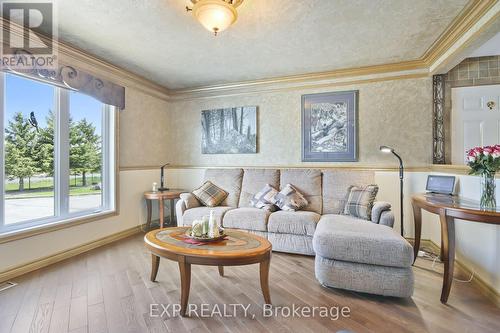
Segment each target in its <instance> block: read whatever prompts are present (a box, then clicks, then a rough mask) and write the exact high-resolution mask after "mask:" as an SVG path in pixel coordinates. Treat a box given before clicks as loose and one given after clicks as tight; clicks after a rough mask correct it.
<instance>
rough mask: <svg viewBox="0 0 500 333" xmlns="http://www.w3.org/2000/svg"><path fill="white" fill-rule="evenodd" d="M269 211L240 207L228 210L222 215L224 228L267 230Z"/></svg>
mask: <svg viewBox="0 0 500 333" xmlns="http://www.w3.org/2000/svg"><path fill="white" fill-rule="evenodd" d="M269 215H271V212H270V211H268V210H264V209H258V208H251V207H242V208H236V209H232V210H230V211H228V212H227V213H226V214H225V215H224V219H223V220H222V225H223V226H224V228H236V229H244V230H254V231H267V220H268V218H269Z"/></svg>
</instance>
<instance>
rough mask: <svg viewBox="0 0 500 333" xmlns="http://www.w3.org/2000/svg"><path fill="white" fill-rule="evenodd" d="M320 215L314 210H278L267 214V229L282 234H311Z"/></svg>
mask: <svg viewBox="0 0 500 333" xmlns="http://www.w3.org/2000/svg"><path fill="white" fill-rule="evenodd" d="M320 217H321V215H319V214H317V213H315V212H307V211H302V210H301V211H297V212H287V211H278V212H275V213H272V214H271V216H269V222H268V223H267V230H268V231H269V232H277V233H283V234H295V235H308V236H312V235H314V230H315V229H316V224H317V223H318V221H319V219H320Z"/></svg>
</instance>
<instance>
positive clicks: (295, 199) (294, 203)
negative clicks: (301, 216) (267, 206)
mask: <svg viewBox="0 0 500 333" xmlns="http://www.w3.org/2000/svg"><path fill="white" fill-rule="evenodd" d="M271 202H272V203H274V204H275V205H276V206H278V207H279V209H281V210H286V211H289V212H295V211H297V210H300V209H302V208H304V207H305V206H307V204H308V202H307V200H306V198H304V196H303V195H302V193H300V191H299V190H297V189H296V188H295V187H294V186H293V185H291V184H286V185H285V187H283V189H282V190H281V191H280V192H279V193H276V194H275V195H274V196H273V197H272V198H271Z"/></svg>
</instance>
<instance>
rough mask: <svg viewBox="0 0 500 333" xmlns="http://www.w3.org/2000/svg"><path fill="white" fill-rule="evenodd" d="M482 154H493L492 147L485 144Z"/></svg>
mask: <svg viewBox="0 0 500 333" xmlns="http://www.w3.org/2000/svg"><path fill="white" fill-rule="evenodd" d="M483 154H484V155H486V156H488V155H490V154H493V147H491V146H486V147H484V148H483Z"/></svg>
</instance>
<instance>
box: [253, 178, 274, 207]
mask: <svg viewBox="0 0 500 333" xmlns="http://www.w3.org/2000/svg"><path fill="white" fill-rule="evenodd" d="M276 194H278V191H276V189H275V188H274V187H272V186H271V185H269V184H266V185H265V186H264V188H262V190H260V191H259V192H258V193H255V195H254V196H253V198H252V200H250V206H252V207H255V208H260V209H264V210H268V211H271V212H274V211H276V206H275V205H274V204H273V200H274V197H275V196H276Z"/></svg>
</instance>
